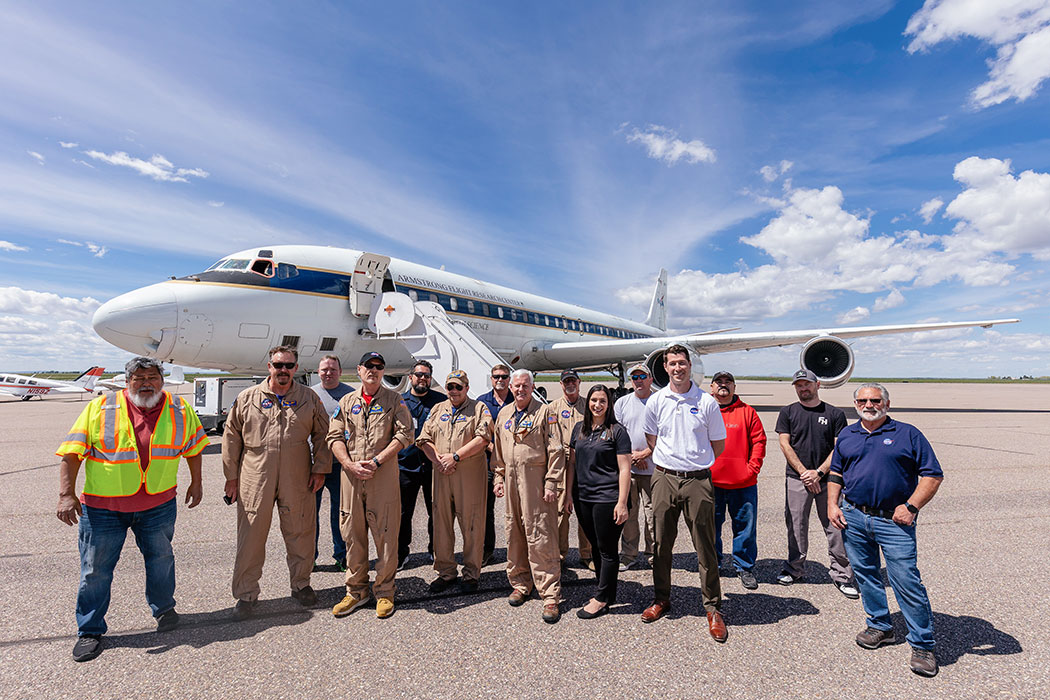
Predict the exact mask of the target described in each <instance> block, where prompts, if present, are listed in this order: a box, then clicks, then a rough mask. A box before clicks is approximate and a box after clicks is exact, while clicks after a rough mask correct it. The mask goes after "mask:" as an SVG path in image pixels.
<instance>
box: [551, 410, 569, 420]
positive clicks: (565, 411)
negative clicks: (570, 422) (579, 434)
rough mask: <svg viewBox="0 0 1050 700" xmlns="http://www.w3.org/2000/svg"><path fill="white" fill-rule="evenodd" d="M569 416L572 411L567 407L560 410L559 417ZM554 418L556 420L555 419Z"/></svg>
mask: <svg viewBox="0 0 1050 700" xmlns="http://www.w3.org/2000/svg"><path fill="white" fill-rule="evenodd" d="M571 416H572V411H570V410H569V409H567V408H566V409H563V410H562V412H561V417H562V418H569V417H571ZM555 420H557V419H555Z"/></svg>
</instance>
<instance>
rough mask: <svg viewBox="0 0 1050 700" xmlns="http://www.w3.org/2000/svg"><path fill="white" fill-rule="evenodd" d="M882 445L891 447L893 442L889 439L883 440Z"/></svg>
mask: <svg viewBox="0 0 1050 700" xmlns="http://www.w3.org/2000/svg"><path fill="white" fill-rule="evenodd" d="M882 444H883V445H892V444H893V440H891V439H890V438H883V440H882Z"/></svg>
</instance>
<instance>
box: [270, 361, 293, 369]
mask: <svg viewBox="0 0 1050 700" xmlns="http://www.w3.org/2000/svg"><path fill="white" fill-rule="evenodd" d="M270 366H271V367H273V368H274V369H295V363H294V362H271V363H270Z"/></svg>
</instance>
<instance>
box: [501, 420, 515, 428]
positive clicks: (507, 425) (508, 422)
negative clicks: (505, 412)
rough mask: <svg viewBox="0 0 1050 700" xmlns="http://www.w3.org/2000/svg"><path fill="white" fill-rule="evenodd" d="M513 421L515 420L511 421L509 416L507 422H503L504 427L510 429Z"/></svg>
mask: <svg viewBox="0 0 1050 700" xmlns="http://www.w3.org/2000/svg"><path fill="white" fill-rule="evenodd" d="M512 422H513V421H511V420H510V419H509V418H508V419H507V422H506V423H504V424H503V429H504V430H510V426H511V423H512Z"/></svg>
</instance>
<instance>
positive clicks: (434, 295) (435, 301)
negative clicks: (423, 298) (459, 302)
mask: <svg viewBox="0 0 1050 700" xmlns="http://www.w3.org/2000/svg"><path fill="white" fill-rule="evenodd" d="M437 300H438V295H437V294H434V293H433V292H431V293H430V301H432V302H434V303H435V304H436V303H437Z"/></svg>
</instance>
